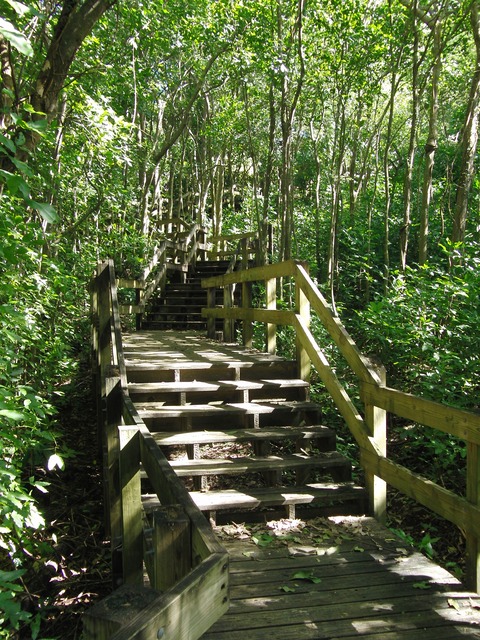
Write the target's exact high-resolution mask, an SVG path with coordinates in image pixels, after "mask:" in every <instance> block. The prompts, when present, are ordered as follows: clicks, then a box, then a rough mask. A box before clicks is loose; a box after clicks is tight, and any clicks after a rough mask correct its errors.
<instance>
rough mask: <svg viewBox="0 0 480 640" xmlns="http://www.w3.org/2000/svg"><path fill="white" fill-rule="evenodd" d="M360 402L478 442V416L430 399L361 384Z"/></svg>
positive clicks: (479, 421) (463, 438)
mask: <svg viewBox="0 0 480 640" xmlns="http://www.w3.org/2000/svg"><path fill="white" fill-rule="evenodd" d="M361 396H362V400H363V401H364V402H369V403H371V404H375V405H376V406H377V407H381V408H382V409H385V410H386V411H389V412H390V413H394V414H395V415H397V416H400V417H402V418H407V419H408V420H413V421H414V422H418V423H419V424H423V425H425V426H427V427H434V428H435V429H438V430H439V431H444V432H445V433H450V434H451V435H453V436H456V437H457V438H461V439H462V440H466V441H467V442H472V443H474V444H477V445H480V415H479V414H475V413H470V412H468V411H462V410H461V409H456V408H454V407H448V406H447V405H444V404H440V403H439V402H433V401H432V400H427V399H425V398H420V397H418V396H414V395H412V394H410V393H405V392H403V391H397V390H396V389H391V388H389V387H377V386H376V385H371V384H362V386H361Z"/></svg>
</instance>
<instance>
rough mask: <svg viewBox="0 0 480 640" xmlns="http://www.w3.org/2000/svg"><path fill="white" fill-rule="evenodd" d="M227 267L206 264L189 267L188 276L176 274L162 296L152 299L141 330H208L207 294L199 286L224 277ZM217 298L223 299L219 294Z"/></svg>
mask: <svg viewBox="0 0 480 640" xmlns="http://www.w3.org/2000/svg"><path fill="white" fill-rule="evenodd" d="M228 266H229V262H228V261H226V260H221V261H218V260H217V261H207V260H205V261H199V262H197V263H196V264H191V265H189V267H188V271H187V272H186V273H184V272H182V271H174V272H173V274H172V278H171V280H170V281H169V282H167V284H166V286H165V290H164V291H163V292H162V294H161V295H160V296H152V298H151V300H150V303H149V305H148V308H147V310H146V313H145V316H144V318H143V321H142V328H144V329H175V330H194V331H202V330H205V329H206V320H205V318H202V308H203V307H206V306H207V292H206V290H205V289H202V287H201V286H200V281H201V279H202V278H209V277H213V276H217V275H223V274H224V273H225V272H226V270H227V268H228ZM218 295H219V296H221V295H222V292H221V291H220V290H219V291H218ZM219 301H220V300H219Z"/></svg>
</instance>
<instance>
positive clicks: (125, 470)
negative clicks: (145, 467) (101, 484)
mask: <svg viewBox="0 0 480 640" xmlns="http://www.w3.org/2000/svg"><path fill="white" fill-rule="evenodd" d="M119 439H120V495H121V506H122V568H123V582H124V583H125V584H143V526H142V491H141V487H140V443H139V433H138V429H137V428H136V427H128V426H122V427H119Z"/></svg>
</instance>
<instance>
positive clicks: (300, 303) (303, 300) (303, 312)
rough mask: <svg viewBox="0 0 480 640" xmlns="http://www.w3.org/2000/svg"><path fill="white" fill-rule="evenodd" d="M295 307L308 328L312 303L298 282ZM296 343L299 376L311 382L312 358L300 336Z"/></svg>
mask: <svg viewBox="0 0 480 640" xmlns="http://www.w3.org/2000/svg"><path fill="white" fill-rule="evenodd" d="M303 266H304V269H305V270H306V271H307V273H308V265H307V264H306V263H305V264H304V265H303ZM295 307H296V311H297V313H298V314H299V316H300V317H301V318H302V320H303V321H304V322H305V324H306V326H307V327H309V326H310V302H309V300H308V298H307V296H306V295H305V293H304V291H303V290H302V288H301V287H300V285H299V282H298V280H296V281H295ZM295 343H296V351H297V368H298V376H299V378H301V379H302V380H305V381H307V382H308V381H309V380H310V371H311V367H312V363H311V360H310V356H309V355H308V352H307V350H306V349H305V347H304V346H303V345H302V343H301V341H300V340H299V338H298V336H297V335H296V336H295Z"/></svg>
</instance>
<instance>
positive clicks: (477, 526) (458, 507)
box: [202, 260, 480, 591]
mask: <svg viewBox="0 0 480 640" xmlns="http://www.w3.org/2000/svg"><path fill="white" fill-rule="evenodd" d="M287 276H288V277H292V278H293V280H294V282H295V290H296V302H295V304H296V308H295V309H291V310H283V311H276V310H274V309H273V308H272V305H269V303H268V291H270V292H271V291H275V285H276V281H277V280H278V279H279V278H285V277H287ZM253 282H263V283H266V284H267V285H268V286H267V302H266V303H265V306H267V309H258V308H253V307H252V305H251V295H250V294H249V293H248V292H249V287H250V286H251V284H252V283H253ZM272 283H273V284H272ZM236 284H242V291H243V292H244V299H243V303H242V307H241V308H233V307H231V308H228V309H223V308H221V307H214V304H215V297H214V296H212V295H209V296H208V299H209V301H210V306H209V308H207V309H204V310H203V311H202V314H203V315H204V316H205V317H207V318H224V320H228V321H229V322H233V321H235V320H242V321H243V324H244V331H243V335H244V342H245V344H248V345H249V346H250V345H251V336H252V332H251V329H249V325H251V323H252V322H254V321H259V322H264V323H266V324H267V326H268V327H270V330H269V331H268V338H267V340H266V348H267V350H269V351H270V350H271V349H272V345H273V348H274V344H275V340H274V335H273V336H272V331H271V329H272V327H273V328H274V327H275V326H276V325H278V324H281V325H287V324H288V325H291V326H293V327H294V329H295V334H296V340H297V362H298V369H299V375H301V376H303V377H305V378H306V377H307V376H308V375H309V363H311V364H312V365H313V366H314V367H315V369H316V370H317V372H318V375H319V376H320V379H321V380H322V382H323V383H324V385H325V387H326V388H327V390H328V392H329V393H330V395H331V397H332V398H333V400H334V402H335V404H336V406H337V408H338V410H339V412H340V413H341V415H342V416H343V418H344V420H345V422H346V424H347V425H348V427H349V429H350V431H351V433H352V435H353V437H354V438H355V440H356V442H357V444H358V446H359V448H360V462H361V464H362V466H363V468H364V470H365V478H366V483H367V489H368V491H369V496H370V510H371V512H372V514H374V515H375V516H376V517H377V518H379V519H380V520H383V519H384V518H385V513H386V487H387V484H388V485H390V486H392V487H395V488H396V489H398V490H400V491H402V492H403V493H405V494H406V495H408V496H410V497H411V498H413V499H414V500H417V502H419V503H420V504H422V505H424V506H426V507H428V508H430V509H431V510H433V511H435V512H436V513H438V514H440V515H441V516H442V517H444V518H445V519H447V520H449V521H451V522H453V523H454V524H456V525H457V526H458V527H460V528H461V529H462V531H463V532H464V533H465V536H466V540H467V561H466V582H467V583H468V586H469V587H470V588H472V589H474V590H476V591H480V541H479V540H480V416H479V415H478V414H474V413H470V412H468V411H462V410H460V409H455V408H452V407H448V406H446V405H444V404H442V403H438V402H433V401H431V400H426V399H424V398H420V397H418V396H414V395H412V394H408V393H403V392H400V391H397V390H395V389H391V388H389V387H387V386H386V383H385V377H384V370H383V368H382V367H381V366H379V365H373V364H372V363H371V362H370V360H369V359H368V358H367V357H366V356H365V355H363V354H362V353H361V352H360V350H359V349H358V347H357V346H356V344H355V342H354V340H353V338H352V337H351V336H350V335H349V333H348V332H347V330H346V329H345V327H344V326H343V325H342V323H341V321H340V319H339V318H337V317H336V316H335V315H334V314H333V313H332V310H331V308H330V306H329V304H328V303H327V301H326V300H325V298H324V297H323V296H322V294H321V293H320V291H318V288H317V287H316V286H315V283H314V282H313V281H312V279H311V278H310V276H309V275H308V270H307V268H306V265H305V264H304V263H301V262H298V261H293V260H289V261H287V262H283V263H279V264H274V265H266V266H265V267H256V268H252V269H248V270H247V271H236V272H233V273H230V274H227V275H224V276H218V277H215V278H207V279H204V280H202V286H203V287H205V288H207V289H209V290H210V291H213V290H214V288H216V287H232V286H234V285H236ZM245 294H246V295H245ZM268 307H269V308H268ZM311 311H313V312H315V313H316V314H317V316H318V318H319V319H320V321H321V323H322V325H323V327H324V328H325V329H326V331H327V332H328V334H329V335H330V337H331V338H332V340H333V342H334V344H335V345H336V347H337V348H338V350H339V352H340V353H341V354H342V356H343V357H344V358H345V360H346V362H347V364H348V365H349V367H350V369H351V370H352V371H353V372H354V374H355V375H356V377H357V380H358V386H359V396H360V399H361V401H362V402H363V405H364V407H363V415H361V414H360V412H359V410H358V409H357V407H356V406H355V404H354V402H353V401H352V400H351V398H350V397H349V395H348V393H347V391H346V389H345V387H344V386H342V384H341V382H340V381H339V380H338V378H337V376H336V374H335V373H334V371H333V370H332V368H331V366H330V365H329V363H328V360H327V358H326V356H325V354H324V353H323V351H322V349H321V348H320V346H319V345H318V343H317V342H316V340H315V338H314V336H313V334H312V333H311V331H310V329H309V323H310V313H311ZM209 326H210V327H211V326H213V325H211V324H210V325H209ZM245 336H247V339H245ZM211 337H214V336H213V335H211ZM387 413H390V414H395V415H397V416H400V417H403V418H407V419H409V420H414V421H415V422H417V423H420V424H423V425H425V426H429V427H433V428H435V429H438V430H440V431H443V432H445V433H448V434H451V435H453V436H456V437H458V438H460V439H462V440H464V441H465V442H466V443H467V483H466V498H464V497H462V496H459V495H457V494H455V493H453V492H451V491H448V490H446V489H444V488H443V487H441V486H440V485H438V484H436V483H434V482H432V481H430V480H428V479H427V478H424V477H422V476H420V475H419V474H416V473H413V472H412V471H409V470H408V469H407V468H406V467H404V466H402V465H399V464H397V463H395V462H394V461H392V460H389V459H388V458H387V447H386V443H387Z"/></svg>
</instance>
